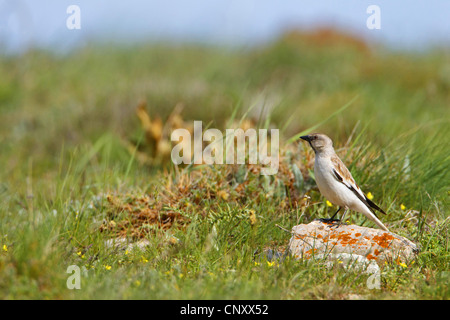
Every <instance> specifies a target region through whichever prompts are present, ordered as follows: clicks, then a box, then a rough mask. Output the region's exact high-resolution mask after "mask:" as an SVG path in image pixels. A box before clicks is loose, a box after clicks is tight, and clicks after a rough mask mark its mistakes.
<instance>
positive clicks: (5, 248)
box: [3, 244, 8, 252]
mask: <svg viewBox="0 0 450 320" xmlns="http://www.w3.org/2000/svg"><path fill="white" fill-rule="evenodd" d="M3 251H5V252H8V246H7V245H6V244H4V245H3Z"/></svg>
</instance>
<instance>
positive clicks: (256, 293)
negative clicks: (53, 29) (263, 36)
mask: <svg viewBox="0 0 450 320" xmlns="http://www.w3.org/2000/svg"><path fill="white" fill-rule="evenodd" d="M317 37H319V36H317V35H315V36H314V35H311V36H305V35H302V34H300V33H291V34H288V35H286V36H285V37H283V38H281V39H280V40H279V41H277V42H275V43H273V44H270V45H267V46H266V47H261V48H252V49H246V50H237V49H234V50H231V49H226V48H210V47H196V46H189V45H183V46H181V45H180V46H166V45H164V44H154V45H148V46H137V47H124V48H117V47H104V46H91V47H86V48H84V49H81V50H79V51H76V52H74V53H73V54H70V55H67V56H55V55H54V54H51V53H48V52H43V51H30V52H28V53H26V54H24V55H22V56H14V57H1V58H0V73H1V74H2V77H0V113H1V117H0V154H1V157H0V167H1V168H2V170H0V297H2V298H4V299H30V298H31V299H132V298H134V299H354V298H362V299H391V298H392V299H449V297H450V294H449V289H448V281H449V273H448V270H449V262H450V255H449V248H448V246H449V243H448V226H449V223H450V220H449V219H448V217H449V209H448V199H449V198H448V197H449V185H448V181H449V176H448V168H449V165H450V158H449V156H448V149H449V138H448V137H449V136H450V135H449V134H450V132H449V125H448V119H449V118H450V117H449V109H448V105H449V103H450V95H449V92H450V90H449V89H450V78H449V77H448V74H447V73H446V72H444V71H442V70H446V69H445V68H447V69H448V65H449V63H450V60H449V53H448V51H446V50H430V51H429V52H425V53H420V54H414V53H394V52H389V51H385V50H383V49H373V48H368V47H367V46H365V45H364V44H363V43H361V42H359V40H357V39H354V41H353V40H352V41H350V42H348V41H347V40H345V39H344V40H342V39H341V38H340V35H339V34H335V35H334V37H336V41H334V42H332V43H333V45H332V47H331V48H330V47H324V46H322V45H320V42H318V40H320V39H316V38H317ZM141 101H145V102H146V105H145V104H144V107H145V110H146V112H147V113H148V115H149V121H150V123H151V124H152V126H153V127H158V126H161V130H160V131H158V132H156V133H151V132H149V131H148V130H147V131H146V129H145V126H144V121H145V120H144V118H145V113H140V116H138V115H137V114H136V107H137V105H138V104H139V103H140V102H141ZM349 102H351V103H349ZM175 106H178V107H177V108H175ZM343 106H345V108H342V107H343ZM340 108H341V110H340ZM174 109H176V111H174ZM330 115H332V116H331V117H330ZM194 120H202V121H204V124H205V126H206V124H208V125H209V127H213V128H220V129H221V130H224V129H225V128H229V127H230V125H233V126H238V125H240V126H246V125H247V126H253V127H258V128H269V127H272V128H280V129H281V135H280V147H281V162H280V170H279V172H278V174H277V175H276V176H271V177H262V176H261V175H259V173H258V172H259V171H258V170H259V169H258V166H252V165H241V166H205V165H202V166H188V167H184V168H175V167H174V166H173V165H172V164H171V163H170V161H167V148H163V147H164V143H162V142H166V141H168V137H169V134H170V132H171V130H172V129H173V128H174V126H175V124H176V123H182V125H183V126H189V125H192V124H193V121H194ZM177 121H178V122H177ZM312 127H313V128H314V131H319V132H324V133H326V134H328V135H330V136H331V137H332V138H333V140H334V142H335V146H336V147H337V151H338V153H339V155H340V156H341V157H342V159H343V161H344V162H345V163H346V164H347V165H348V166H349V169H350V170H351V171H352V173H353V176H354V177H355V179H356V180H357V181H358V182H359V184H360V186H361V188H362V189H363V190H365V191H366V192H369V191H370V192H371V193H372V194H373V195H374V201H375V202H376V203H378V204H379V205H380V206H381V207H382V208H384V209H387V210H388V215H387V216H383V217H382V218H383V221H384V222H385V223H386V224H387V225H388V227H389V228H390V229H391V230H392V231H393V232H396V233H398V234H400V235H403V236H406V237H407V238H409V239H411V240H413V241H415V242H416V243H418V244H419V245H420V246H421V252H420V254H419V255H418V257H417V259H416V260H415V262H414V263H413V264H412V265H409V266H406V267H404V266H400V265H389V266H384V267H383V268H382V274H381V288H380V289H379V290H377V289H373V290H371V289H368V287H367V285H366V281H367V278H368V275H364V274H358V273H355V272H346V271H345V270H343V269H340V268H338V267H336V268H333V269H327V268H325V267H323V266H321V265H320V264H310V263H306V262H304V261H300V262H299V261H296V260H294V259H292V258H289V257H288V258H287V259H286V260H284V261H283V262H275V263H272V262H268V261H267V260H266V259H265V258H264V256H263V254H262V252H263V251H264V249H266V248H280V247H282V248H283V247H285V246H286V244H287V241H288V239H289V234H287V233H286V232H284V231H283V230H281V229H280V228H278V227H277V226H276V225H280V226H283V227H284V228H287V229H290V228H291V227H292V226H294V225H296V224H298V223H308V222H310V221H311V220H312V219H314V218H316V217H323V216H326V215H330V214H331V211H332V210H333V208H329V207H327V205H326V203H325V199H323V197H321V196H320V194H319V192H318V190H317V189H316V188H315V184H314V180H313V175H312V171H311V170H312V161H313V160H312V159H313V154H312V151H311V150H309V149H308V148H306V146H304V145H302V144H298V143H297V142H295V141H292V140H289V138H290V137H293V136H295V135H297V134H298V133H300V132H303V131H305V130H308V128H312ZM158 133H160V134H161V137H160V138H158V137H157V135H158ZM169 150H170V149H169ZM304 194H307V195H308V196H309V197H310V199H309V200H308V201H306V199H305V198H304V197H303V195H304ZM349 219H350V220H351V222H352V223H355V224H362V223H364V225H367V226H371V224H370V223H369V222H367V221H364V220H363V218H362V217H361V216H360V215H357V214H352V215H350V216H349ZM118 235H121V236H126V237H128V238H129V239H131V240H134V241H138V240H140V241H147V243H148V244H149V245H148V246H147V247H145V248H144V249H142V250H139V249H124V248H121V247H114V246H110V245H108V243H107V241H108V240H109V239H112V238H115V237H117V236H118ZM70 265H76V266H78V267H80V270H82V276H81V289H80V290H70V289H68V288H67V279H68V277H69V276H70V275H71V274H69V273H67V272H66V271H67V268H68V267H69V266H70Z"/></svg>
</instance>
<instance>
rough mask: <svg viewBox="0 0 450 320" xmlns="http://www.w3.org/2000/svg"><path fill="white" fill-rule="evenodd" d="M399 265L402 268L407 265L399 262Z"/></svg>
mask: <svg viewBox="0 0 450 320" xmlns="http://www.w3.org/2000/svg"><path fill="white" fill-rule="evenodd" d="M399 265H400V266H402V267H403V268H406V267H407V265H406V264H405V263H404V262H400V263H399Z"/></svg>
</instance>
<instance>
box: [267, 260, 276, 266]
mask: <svg viewBox="0 0 450 320" xmlns="http://www.w3.org/2000/svg"><path fill="white" fill-rule="evenodd" d="M267 265H268V266H269V267H273V266H274V265H275V261H272V262H269V261H267Z"/></svg>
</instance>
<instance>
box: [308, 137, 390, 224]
mask: <svg viewBox="0 0 450 320" xmlns="http://www.w3.org/2000/svg"><path fill="white" fill-rule="evenodd" d="M300 139H303V140H305V141H307V142H308V143H309V145H310V146H311V148H312V149H313V150H314V153H315V159H314V176H315V180H316V184H317V186H318V188H319V191H320V193H321V194H322V195H323V196H324V197H325V198H326V199H327V200H328V201H330V202H331V203H332V204H334V205H336V206H338V210H337V211H336V213H335V214H334V215H333V216H332V217H331V218H330V219H320V220H321V221H323V222H327V223H328V222H332V223H334V222H336V221H337V227H339V226H340V225H341V223H342V221H344V218H345V215H346V213H347V211H348V210H352V211H356V212H359V213H362V214H363V215H365V216H366V217H367V218H368V219H369V220H371V221H373V222H374V223H375V224H376V225H377V226H378V227H380V228H381V229H383V230H384V231H389V230H388V228H387V227H386V226H385V225H384V224H383V223H382V222H381V221H380V219H379V218H378V217H377V215H376V214H375V210H376V211H379V212H381V213H383V214H386V212H384V211H383V209H381V208H380V207H379V206H377V205H376V204H375V203H373V202H372V201H371V200H370V199H369V198H368V197H367V196H366V195H365V194H364V192H362V191H361V189H360V188H359V186H358V185H357V184H356V182H355V179H353V177H352V174H351V173H350V171H349V170H348V169H347V167H346V166H345V164H344V163H343V162H342V161H341V159H339V157H338V156H337V154H336V152H335V151H334V148H333V141H332V140H331V139H330V138H329V137H328V136H327V135H325V134H322V133H313V134H309V135H306V136H301V137H300ZM341 209H344V213H343V215H342V218H341V220H334V217H335V216H336V215H337V214H338V212H339V211H340V210H341Z"/></svg>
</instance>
